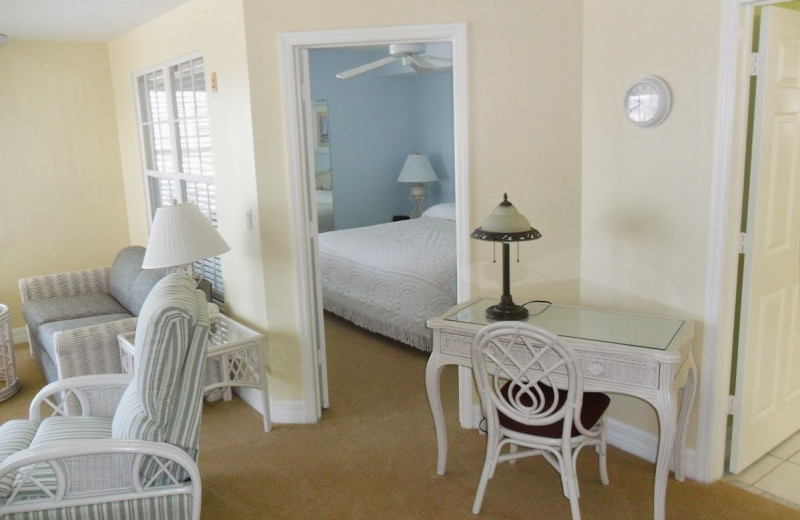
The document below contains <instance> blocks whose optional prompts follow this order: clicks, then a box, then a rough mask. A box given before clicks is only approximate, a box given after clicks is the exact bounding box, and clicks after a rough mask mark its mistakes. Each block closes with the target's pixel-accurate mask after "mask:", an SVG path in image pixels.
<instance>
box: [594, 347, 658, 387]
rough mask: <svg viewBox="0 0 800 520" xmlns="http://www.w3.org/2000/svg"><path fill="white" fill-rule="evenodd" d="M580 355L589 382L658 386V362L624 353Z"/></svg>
mask: <svg viewBox="0 0 800 520" xmlns="http://www.w3.org/2000/svg"><path fill="white" fill-rule="evenodd" d="M578 357H579V358H581V364H582V366H583V378H584V380H586V381H587V382H588V381H592V380H594V381H603V382H609V383H616V384H620V385H624V386H631V385H636V386H639V387H642V388H658V374H659V372H658V371H659V364H658V363H648V362H645V361H642V360H641V359H635V358H634V359H629V358H627V357H626V356H623V355H620V356H613V357H608V356H605V357H599V356H592V355H586V354H585V353H583V352H581V353H579V355H578ZM588 384H590V383H588Z"/></svg>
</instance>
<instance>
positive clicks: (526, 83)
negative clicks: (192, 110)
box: [244, 0, 582, 402]
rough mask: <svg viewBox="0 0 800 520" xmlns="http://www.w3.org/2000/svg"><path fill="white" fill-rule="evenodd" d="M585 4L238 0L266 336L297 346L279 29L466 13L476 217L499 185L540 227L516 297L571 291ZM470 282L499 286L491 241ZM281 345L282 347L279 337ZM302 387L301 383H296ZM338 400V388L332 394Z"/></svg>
mask: <svg viewBox="0 0 800 520" xmlns="http://www.w3.org/2000/svg"><path fill="white" fill-rule="evenodd" d="M581 5H582V2H579V1H558V2H539V1H536V2H530V1H527V0H525V1H523V0H519V1H503V2H486V1H483V0H469V1H464V0H439V1H437V2H428V1H424V0H408V1H405V2H401V3H394V4H386V3H385V2H374V1H371V0H337V1H330V0H325V1H323V0H312V1H308V2H302V3H292V2H283V3H282V4H281V5H280V7H277V8H276V7H275V5H274V4H271V3H266V2H261V1H256V0H245V2H244V6H245V20H246V22H245V26H246V35H247V52H248V63H249V69H250V95H251V99H252V107H253V134H254V138H255V151H256V153H255V157H256V171H257V172H258V173H257V176H258V190H259V192H258V197H259V201H260V210H261V226H262V245H263V249H262V254H263V258H264V278H265V285H266V287H267V312H268V315H269V320H270V335H271V336H270V337H271V342H272V344H273V345H274V344H275V343H276V342H275V341H273V339H272V338H273V336H272V335H273V334H274V331H276V330H277V331H279V334H280V336H279V338H278V339H277V342H280V344H281V348H282V350H283V351H284V352H287V353H288V352H292V351H294V350H297V349H298V348H299V345H298V340H297V325H296V323H295V320H294V308H295V303H296V302H295V298H294V293H295V279H294V277H293V276H291V274H292V273H294V272H295V268H294V258H293V256H292V237H290V236H288V234H287V230H288V229H291V221H290V201H289V198H288V192H289V184H288V179H287V176H286V160H285V155H286V149H285V147H286V136H285V135H284V107H283V105H282V91H281V81H282V80H281V77H280V62H279V53H278V38H279V35H280V34H281V33H285V32H294V31H313V30H335V29H353V28H365V27H380V26H401V25H421V24H437V23H453V22H466V24H467V30H468V44H467V45H468V58H469V61H468V77H469V83H468V90H469V108H468V110H469V128H470V135H469V162H470V168H469V169H470V185H469V191H470V194H471V197H470V199H471V200H470V204H471V212H472V215H471V221H472V225H475V226H477V225H478V224H479V223H480V221H481V220H482V219H483V217H485V216H486V215H487V214H488V213H489V212H490V211H491V210H492V209H493V208H494V207H495V206H496V205H497V204H498V203H499V202H500V201H501V200H502V196H503V192H505V191H507V192H508V193H509V196H510V198H511V200H512V202H514V203H515V204H516V205H517V207H518V208H519V210H520V211H521V212H523V213H524V214H525V215H527V216H528V217H529V218H530V219H531V221H532V222H533V223H534V225H535V226H536V227H537V228H538V229H540V230H541V231H542V233H543V234H544V236H545V238H543V239H542V240H539V241H538V242H536V243H532V244H526V245H525V246H523V249H522V250H521V256H522V260H523V262H521V263H520V264H514V267H513V276H514V291H515V295H519V297H520V298H524V297H527V296H530V297H540V298H544V297H548V298H553V299H557V300H559V301H576V300H577V298H578V290H577V278H578V261H579V258H578V249H579V243H580V217H579V215H580V181H581V179H580V170H581V150H580V140H581V133H580V118H581V107H580V103H581V98H580V95H581V94H580V93H581V29H582V25H581V21H580V20H581ZM470 247H471V249H472V258H473V265H472V266H471V271H472V285H473V294H474V295H477V294H480V293H487V294H492V295H498V294H499V289H500V267H499V264H492V263H491V259H492V250H491V246H489V245H488V244H485V243H480V244H474V243H471V244H470ZM284 347H285V348H284ZM298 397H299V394H298ZM331 399H332V401H333V402H335V399H336V396H335V395H334V396H331Z"/></svg>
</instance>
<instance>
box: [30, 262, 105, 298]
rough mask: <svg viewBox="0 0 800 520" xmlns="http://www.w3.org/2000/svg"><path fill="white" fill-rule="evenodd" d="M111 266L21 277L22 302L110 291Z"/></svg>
mask: <svg viewBox="0 0 800 520" xmlns="http://www.w3.org/2000/svg"><path fill="white" fill-rule="evenodd" d="M110 278H111V267H97V268H94V269H84V270H81V271H69V272H65V273H56V274H47V275H42V276H32V277H29V278H22V279H21V280H20V281H19V294H20V298H21V299H22V303H25V302H26V301H28V300H38V299H42V298H55V297H59V296H75V295H78V294H88V293H108V292H110Z"/></svg>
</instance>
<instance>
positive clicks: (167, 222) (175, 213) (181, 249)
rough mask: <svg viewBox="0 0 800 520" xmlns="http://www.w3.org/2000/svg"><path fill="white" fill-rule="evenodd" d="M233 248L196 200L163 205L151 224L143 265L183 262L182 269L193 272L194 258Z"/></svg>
mask: <svg viewBox="0 0 800 520" xmlns="http://www.w3.org/2000/svg"><path fill="white" fill-rule="evenodd" d="M230 249H231V248H230V247H229V246H228V244H227V243H226V242H225V240H224V239H223V238H222V237H221V236H220V234H219V233H218V232H217V230H216V229H214V226H212V225H211V222H210V221H209V220H208V218H207V217H206V216H205V215H203V213H202V212H201V211H200V209H199V208H198V207H197V206H196V205H195V204H194V203H191V202H187V203H185V204H174V205H172V206H161V207H160V208H158V209H157V210H156V216H155V218H154V219H153V225H152V227H151V228H150V238H149V239H148V241H147V249H146V251H145V254H144V261H143V262H142V268H143V269H158V268H163V267H178V266H180V269H179V270H183V271H184V272H186V273H190V272H191V264H192V262H195V261H198V260H203V259H205V258H210V257H212V256H217V255H221V254H222V253H225V252H227V251H230Z"/></svg>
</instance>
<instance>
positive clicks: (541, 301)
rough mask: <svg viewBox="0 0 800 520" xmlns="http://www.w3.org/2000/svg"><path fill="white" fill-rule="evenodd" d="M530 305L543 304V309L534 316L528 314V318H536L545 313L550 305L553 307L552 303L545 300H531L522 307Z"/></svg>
mask: <svg viewBox="0 0 800 520" xmlns="http://www.w3.org/2000/svg"><path fill="white" fill-rule="evenodd" d="M531 303H543V304H545V307H544V308H543V309H542V310H540V311H539V312H537V313H535V314H529V316H538V315H540V314H541V313H543V312H544V311H546V310H547V309H549V308H550V306H551V305H553V302H550V301H547V300H531V301H529V302H525V303H523V304H522V306H523V307H525V306H526V305H529V304H531Z"/></svg>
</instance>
